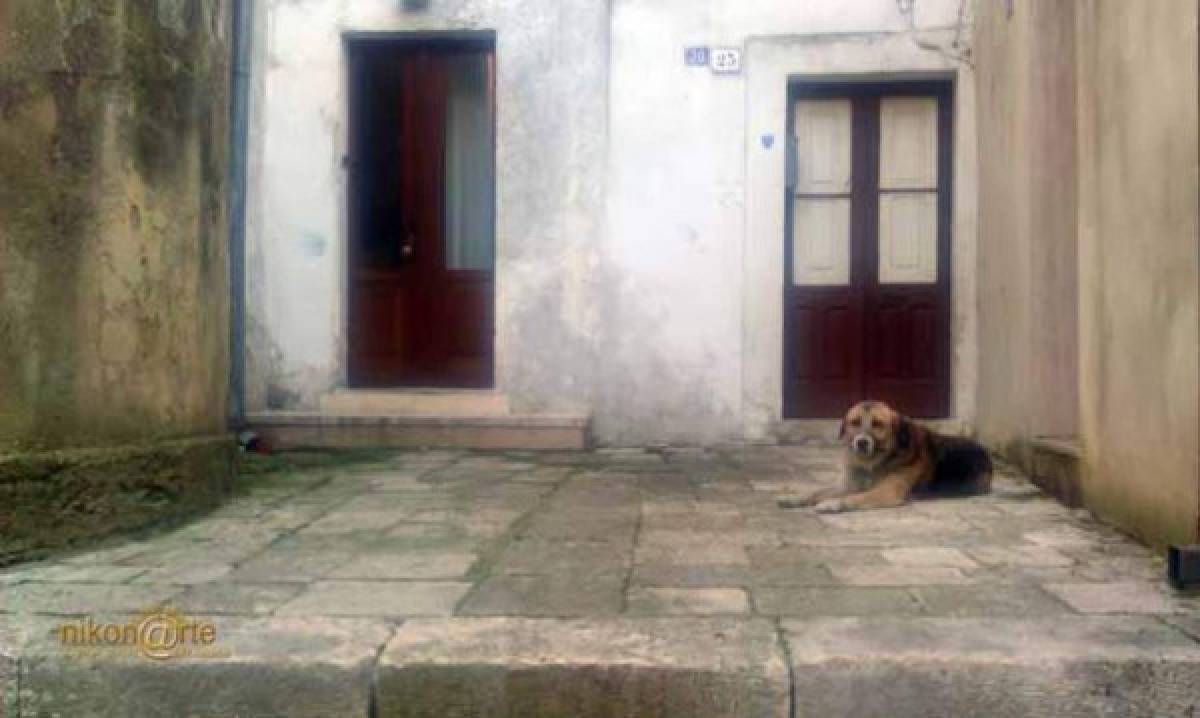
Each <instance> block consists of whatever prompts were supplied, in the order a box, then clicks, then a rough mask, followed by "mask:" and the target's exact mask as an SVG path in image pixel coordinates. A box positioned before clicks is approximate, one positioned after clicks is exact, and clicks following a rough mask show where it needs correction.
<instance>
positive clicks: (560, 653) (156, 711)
mask: <svg viewBox="0 0 1200 718" xmlns="http://www.w3.org/2000/svg"><path fill="white" fill-rule="evenodd" d="M43 620H45V619H43ZM74 620H77V619H74ZM97 620H101V619H99V618H97ZM211 620H212V621H213V625H215V626H216V631H217V632H216V640H215V641H214V643H212V645H211V646H208V647H206V648H207V649H208V650H204V651H196V652H193V653H192V654H191V655H179V656H175V657H171V658H165V659H154V658H150V657H146V656H143V655H138V654H137V653H136V652H133V653H122V652H121V651H120V650H117V649H112V648H106V647H103V646H100V647H92V650H89V651H75V650H71V649H70V647H65V646H64V645H63V644H62V641H61V640H59V638H58V637H57V635H56V631H55V628H54V627H53V625H52V624H50V623H41V624H40V625H41V628H40V629H36V630H35V636H34V640H29V639H28V637H25V638H22V639H21V640H19V641H14V640H13V638H12V636H11V635H9V636H8V638H5V632H4V630H3V629H0V680H2V681H3V682H0V688H4V689H7V690H6V692H5V694H4V695H3V699H4V700H3V707H4V710H5V715H12V716H34V715H70V716H114V717H115V716H134V715H136V716H139V717H141V718H158V717H162V718H167V717H168V716H179V715H196V716H208V715H212V716H217V715H287V716H293V717H297V718H318V717H320V718H326V717H327V716H343V717H345V718H355V717H357V716H362V717H364V718H365V717H366V716H375V717H376V718H402V717H417V716H421V717H428V718H433V717H434V716H437V717H441V716H459V717H462V718H467V717H476V716H478V717H480V718H484V717H487V718H492V717H495V716H509V717H512V718H516V717H518V716H519V717H520V718H567V717H571V718H593V717H594V718H599V717H601V716H604V717H606V718H607V717H611V716H622V717H629V718H637V717H639V716H658V717H663V718H673V717H679V718H685V717H686V718H693V717H694V716H705V717H706V718H734V717H737V718H786V717H787V716H793V715H794V716H797V717H798V718H804V717H806V716H814V717H815V716H821V717H824V716H856V717H859V718H874V717H879V718H884V717H886V718H906V717H909V716H912V717H914V718H916V717H917V716H921V717H924V716H967V715H979V716H1002V717H1003V716H1012V717H1013V718H1017V717H1018V716H1019V717H1025V716H1030V717H1032V718H1043V717H1044V718H1050V717H1054V718H1074V717H1075V716H1079V717H1082V716H1097V715H1113V716H1135V715H1136V716H1143V715H1145V716H1150V715H1163V716H1166V715H1172V716H1191V715H1195V714H1196V710H1197V707H1198V706H1200V644H1198V643H1197V642H1196V641H1195V640H1194V639H1193V637H1190V636H1189V635H1188V631H1189V630H1191V631H1194V630H1195V628H1196V627H1195V626H1194V625H1192V626H1182V627H1177V626H1176V625H1173V621H1174V620H1175V619H1174V618H1170V617H1168V618H1164V619H1162V620H1158V619H1155V618H1152V617H1147V616H1115V615H1114V616H1070V617H1057V618H1054V619H999V620H997V619H995V618H879V619H863V618H847V619H818V620H804V621H790V620H788V621H784V622H783V623H782V624H777V623H775V622H772V621H769V620H766V619H763V618H735V617H713V618H596V619H573V620H565V619H525V618H423V619H412V620H408V621H405V622H404V623H402V624H400V625H399V626H398V627H396V626H395V625H394V624H390V623H388V622H381V621H368V620H352V619H340V620H338V619H326V618H321V619H318V618H314V617H305V618H303V619H281V618H264V619H255V620H233V619H229V618H221V617H216V618H213V619H211ZM63 622H67V623H69V622H70V620H68V619H62V620H61V621H59V623H63ZM33 625H34V623H33V622H32V621H27V620H21V623H20V627H21V630H22V631H23V632H25V633H28V632H29V630H30V629H31V628H32V627H33ZM1193 635H1194V634H1193ZM5 657H7V659H5ZM18 686H19V690H14V688H16V687H18Z"/></svg>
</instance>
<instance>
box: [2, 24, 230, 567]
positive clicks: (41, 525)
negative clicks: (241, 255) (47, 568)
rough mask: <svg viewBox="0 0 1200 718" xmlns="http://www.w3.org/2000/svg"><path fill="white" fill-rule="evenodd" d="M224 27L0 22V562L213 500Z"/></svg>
mask: <svg viewBox="0 0 1200 718" xmlns="http://www.w3.org/2000/svg"><path fill="white" fill-rule="evenodd" d="M230 18H231V15H230V2H229V0H63V1H60V2H46V0H10V1H8V2H3V3H0V177H3V182H0V507H2V508H0V511H3V512H4V513H0V536H3V539H4V541H3V543H4V547H3V550H0V561H3V560H5V557H6V556H8V555H12V554H16V553H20V552H22V551H28V550H33V549H36V547H38V546H42V545H48V544H52V543H56V542H57V543H61V542H63V541H65V540H66V539H67V537H68V536H71V537H74V538H83V537H85V536H87V535H95V534H98V533H105V532H107V531H109V530H111V529H113V528H116V527H119V526H130V525H140V524H142V523H145V522H146V521H147V520H150V519H152V518H154V517H157V516H160V515H162V514H164V513H165V514H170V513H174V512H176V511H177V510H182V509H183V508H186V507H187V506H189V505H192V504H194V503H195V502H200V503H207V502H210V501H211V500H212V497H213V494H214V491H213V490H212V489H213V486H212V484H213V482H214V481H216V486H217V487H220V486H222V485H226V484H228V481H229V474H230V457H231V454H230V445H229V442H228V440H227V439H226V438H225V437H224V436H223V433H224V431H225V422H226V409H225V406H226V393H227V378H228V327H229V324H228V297H229V292H228V266H227V240H226V236H227V231H226V223H227V218H226V210H225V204H226V202H225V195H226V180H225V177H226V166H227V152H228V142H227V139H226V127H227V124H228V121H227V116H228V102H227V101H228V84H229V62H230V58H229V43H230V33H231V25H230V22H231V19H230ZM167 440H186V441H188V442H192V444H195V443H196V442H199V444H200V445H202V446H203V447H204V449H203V451H202V453H207V454H209V455H210V458H211V457H215V458H216V463H215V464H213V463H211V462H207V463H206V462H203V461H202V462H199V463H197V462H195V461H192V460H190V459H189V460H187V461H184V460H182V459H180V460H176V459H178V455H177V454H178V452H177V451H176V448H173V447H172V446H168V445H167V444H165V443H163V442H165V441H167ZM195 450H196V447H195V446H192V448H191V449H189V451H195ZM106 451H111V452H113V454H112V456H110V457H108V458H102V457H101V456H100V455H99V454H97V452H100V453H101V454H103V453H104V452H106ZM136 457H141V458H136ZM173 457H174V458H173ZM147 460H148V461H150V463H152V464H154V465H155V466H156V467H157V468H155V469H153V470H151V469H149V468H148V466H147V464H146V461H147ZM201 464H203V465H204V466H205V468H204V470H203V471H199V472H198V471H197V470H196V467H198V466H200V465H201ZM96 465H104V466H106V467H107V468H106V469H104V470H103V471H95V470H88V471H83V472H82V474H81V473H79V472H75V473H72V472H73V471H74V468H73V467H78V466H91V467H94V466H96ZM168 466H174V468H167V467H168ZM211 471H217V472H219V473H220V474H222V475H223V478H220V477H214V476H212V475H210V473H209V472H211ZM81 476H86V477H87V478H80V477H81ZM216 493H219V491H217V492H216ZM139 501H144V502H146V503H147V506H149V507H151V508H150V509H148V510H140V509H139V510H135V509H132V508H129V507H130V506H131V505H133V504H137V503H138V502H139ZM117 506H124V507H125V508H117ZM143 508H145V507H143ZM100 517H103V518H100ZM76 519H78V521H79V522H82V523H83V524H87V525H89V526H91V528H90V529H88V530H78V531H77V530H75V527H77V526H78V525H80V524H77V522H76ZM30 532H33V533H30ZM38 532H40V533H38ZM34 534H37V535H34Z"/></svg>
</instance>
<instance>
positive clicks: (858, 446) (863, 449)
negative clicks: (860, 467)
mask: <svg viewBox="0 0 1200 718" xmlns="http://www.w3.org/2000/svg"><path fill="white" fill-rule="evenodd" d="M850 447H851V448H852V449H854V453H856V454H859V455H860V456H870V455H871V454H873V453H875V439H874V437H871V436H869V435H867V434H858V435H857V436H855V437H854V440H853V441H851V442H850Z"/></svg>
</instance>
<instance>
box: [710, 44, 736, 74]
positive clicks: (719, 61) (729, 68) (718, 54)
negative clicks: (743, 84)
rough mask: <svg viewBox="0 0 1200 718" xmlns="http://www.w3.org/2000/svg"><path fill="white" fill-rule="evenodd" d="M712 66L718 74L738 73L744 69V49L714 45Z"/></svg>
mask: <svg viewBox="0 0 1200 718" xmlns="http://www.w3.org/2000/svg"><path fill="white" fill-rule="evenodd" d="M710 67H712V71H713V72H715V73H716V74H718V75H736V74H738V73H740V72H741V71H742V51H741V50H740V49H738V48H736V47H714V48H713V50H712V59H711V64H710Z"/></svg>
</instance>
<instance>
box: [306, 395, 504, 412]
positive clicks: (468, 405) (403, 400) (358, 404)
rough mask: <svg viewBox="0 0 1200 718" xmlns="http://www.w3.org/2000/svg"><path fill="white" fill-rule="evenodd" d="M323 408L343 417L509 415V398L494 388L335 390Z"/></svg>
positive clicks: (326, 396) (326, 398) (324, 398)
mask: <svg viewBox="0 0 1200 718" xmlns="http://www.w3.org/2000/svg"><path fill="white" fill-rule="evenodd" d="M321 411H322V412H323V413H326V414H335V415H337V414H340V415H343V416H464V417H471V416H506V415H508V414H509V413H510V411H509V405H508V397H507V396H506V395H505V394H503V393H502V392H499V391H496V390H494V389H478V390H469V389H467V390H463V389H445V390H443V389H419V390H418V389H378V390H377V389H336V390H334V391H332V392H330V393H328V394H326V395H325V396H323V397H321Z"/></svg>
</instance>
